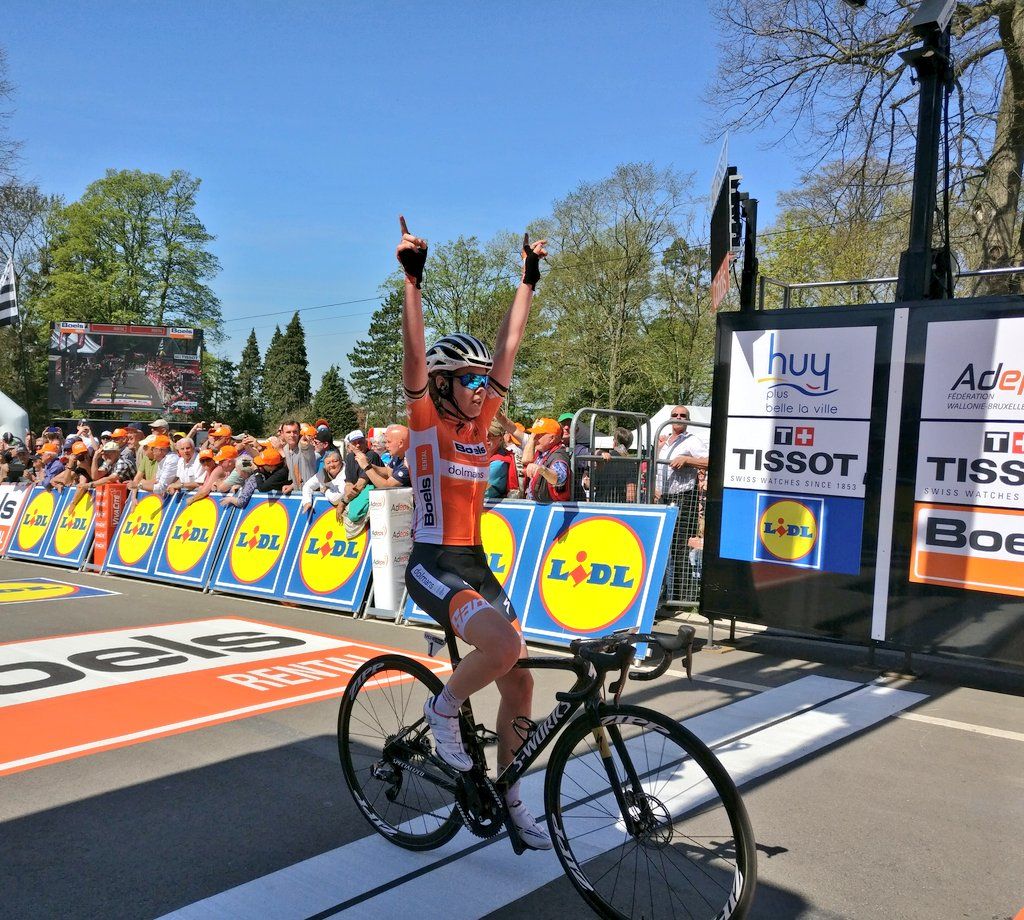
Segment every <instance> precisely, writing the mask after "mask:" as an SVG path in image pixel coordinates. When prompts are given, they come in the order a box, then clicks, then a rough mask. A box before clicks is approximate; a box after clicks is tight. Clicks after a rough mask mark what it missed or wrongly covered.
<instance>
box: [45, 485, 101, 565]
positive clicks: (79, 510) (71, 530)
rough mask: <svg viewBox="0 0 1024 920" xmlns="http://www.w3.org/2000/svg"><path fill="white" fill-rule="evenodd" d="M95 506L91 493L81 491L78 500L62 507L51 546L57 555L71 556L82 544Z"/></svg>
mask: <svg viewBox="0 0 1024 920" xmlns="http://www.w3.org/2000/svg"><path fill="white" fill-rule="evenodd" d="M94 511H95V508H94V506H93V500H92V495H91V494H90V493H89V492H83V493H82V495H81V497H80V498H79V499H78V501H77V502H76V503H75V504H74V505H72V504H71V503H70V502H69V503H68V507H67V508H65V509H64V513H63V514H62V515H61V516H60V521H59V522H58V523H57V532H56V533H55V534H54V537H53V548H54V550H55V551H56V553H57V555H58V556H71V555H72V554H74V552H75V550H77V549H78V547H80V546H81V545H82V541H83V540H84V539H85V538H86V536H88V534H89V528H90V527H92V516H93V512H94Z"/></svg>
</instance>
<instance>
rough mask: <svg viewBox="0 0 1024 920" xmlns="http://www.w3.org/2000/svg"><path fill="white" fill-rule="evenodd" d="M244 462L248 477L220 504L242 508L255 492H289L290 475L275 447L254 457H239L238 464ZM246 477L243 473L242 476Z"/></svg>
mask: <svg viewBox="0 0 1024 920" xmlns="http://www.w3.org/2000/svg"><path fill="white" fill-rule="evenodd" d="M243 461H245V462H246V464H247V466H249V467H250V470H251V471H249V470H247V471H246V472H248V476H247V477H246V478H245V481H244V482H243V483H242V486H241V488H240V489H239V490H238V491H237V492H236V493H235V494H234V495H229V496H228V497H227V498H225V499H223V500H222V502H221V504H224V505H236V506H238V507H239V508H244V507H245V506H246V505H248V504H249V499H250V498H252V496H253V493H255V492H283V491H284V489H285V488H287V489H288V490H289V491H291V488H292V484H291V481H290V478H291V474H290V473H289V472H288V467H287V465H286V464H285V462H284V457H282V456H281V452H280V451H279V450H278V449H277V448H276V447H266V448H264V449H263V450H262V451H260V453H259V454H257V456H256V457H254V458H252V459H250V458H249V457H239V458H238V462H239V463H242V462H243ZM244 475H246V473H245V472H243V476H244Z"/></svg>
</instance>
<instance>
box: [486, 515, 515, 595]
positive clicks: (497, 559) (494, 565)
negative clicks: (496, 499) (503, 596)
mask: <svg viewBox="0 0 1024 920" xmlns="http://www.w3.org/2000/svg"><path fill="white" fill-rule="evenodd" d="M480 533H481V540H482V542H483V545H484V552H485V553H486V554H487V564H488V565H489V566H490V567H491V572H493V573H494V577H495V578H497V579H498V584H499V585H501V586H502V587H505V582H506V581H508V576H509V574H510V573H511V572H512V564H513V563H514V562H515V558H516V536H515V534H514V533H513V532H512V527H511V526H510V525H509V523H508V521H506V520H505V518H504V517H502V516H501V515H500V514H498V512H497V511H493V510H492V511H485V512H484V516H483V517H482V518H481V519H480Z"/></svg>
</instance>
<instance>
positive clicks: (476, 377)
mask: <svg viewBox="0 0 1024 920" xmlns="http://www.w3.org/2000/svg"><path fill="white" fill-rule="evenodd" d="M455 379H456V380H458V381H459V383H461V384H462V385H463V386H464V387H465V388H466V389H467V390H479V389H480V387H485V386H487V381H488V380H490V377H488V376H487V374H456V375H455Z"/></svg>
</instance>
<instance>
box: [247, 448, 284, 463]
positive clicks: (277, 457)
mask: <svg viewBox="0 0 1024 920" xmlns="http://www.w3.org/2000/svg"><path fill="white" fill-rule="evenodd" d="M252 462H253V463H255V464H256V465H257V466H277V465H278V464H279V463H281V462H283V458H282V457H281V451H279V450H278V449H277V448H276V447H265V448H264V449H263V450H261V451H260V452H259V453H258V454H257V455H256V457H255V458H254V459H253V461H252Z"/></svg>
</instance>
